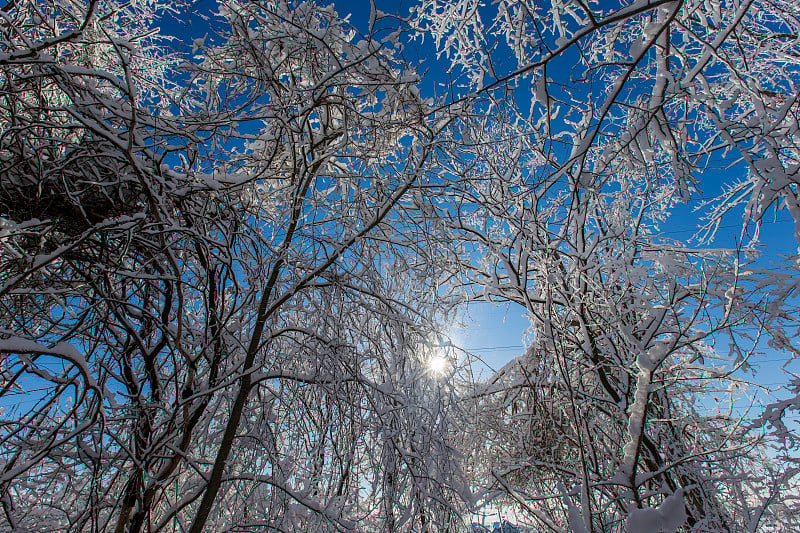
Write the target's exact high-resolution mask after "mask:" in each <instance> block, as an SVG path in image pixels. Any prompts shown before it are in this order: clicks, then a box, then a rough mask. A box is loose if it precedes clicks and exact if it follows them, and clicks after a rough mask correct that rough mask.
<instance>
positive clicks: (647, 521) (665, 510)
mask: <svg viewBox="0 0 800 533" xmlns="http://www.w3.org/2000/svg"><path fill="white" fill-rule="evenodd" d="M684 490H685V489H679V490H677V491H675V492H674V493H673V494H672V495H670V496H668V497H667V498H666V499H665V500H664V501H663V502H662V503H661V505H659V506H658V507H656V508H652V507H648V508H646V509H634V510H633V511H631V513H630V514H629V515H628V520H627V523H626V526H627V530H628V533H659V532H660V533H675V531H677V529H678V528H679V527H681V526H682V525H683V523H684V522H685V521H686V508H685V507H684V505H683V493H684Z"/></svg>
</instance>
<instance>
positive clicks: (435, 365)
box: [428, 353, 450, 375]
mask: <svg viewBox="0 0 800 533" xmlns="http://www.w3.org/2000/svg"><path fill="white" fill-rule="evenodd" d="M449 367H450V360H449V359H448V358H447V356H446V355H444V354H443V353H435V354H433V355H432V356H431V358H430V359H428V370H430V372H431V373H432V374H438V375H442V374H444V373H445V372H447V369H448V368H449Z"/></svg>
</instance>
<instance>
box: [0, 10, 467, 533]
mask: <svg viewBox="0 0 800 533" xmlns="http://www.w3.org/2000/svg"><path fill="white" fill-rule="evenodd" d="M220 14H221V17H222V20H223V21H224V22H225V24H227V26H226V28H227V29H225V30H224V31H223V32H222V33H221V34H220V35H219V36H217V37H212V38H210V39H209V40H208V43H205V42H203V41H202V40H197V41H195V52H196V55H195V56H194V58H192V59H189V60H181V61H180V62H178V61H177V60H176V61H174V62H173V61H172V60H171V58H170V57H169V56H168V55H165V54H163V53H162V51H160V50H159V49H158V48H157V47H155V44H157V43H155V44H154V43H151V41H150V40H148V39H149V37H148V35H149V34H148V33H147V32H149V31H150V30H149V28H147V23H148V22H149V19H148V17H149V16H150V14H149V13H148V12H137V11H135V10H134V9H133V8H129V7H126V6H124V5H115V4H112V3H103V4H101V3H99V2H98V3H95V2H93V3H90V4H88V5H82V4H61V3H49V4H48V3H45V4H37V3H35V2H19V3H16V4H12V5H9V6H7V9H6V10H5V11H4V15H3V16H4V22H3V23H2V24H3V25H2V30H3V32H4V33H3V39H4V41H3V44H2V46H3V47H4V48H3V56H2V60H3V61H4V63H3V65H4V71H3V74H2V82H3V85H4V87H6V90H5V91H4V93H3V105H4V113H3V118H2V120H3V121H4V123H3V134H2V139H3V140H4V145H3V151H2V154H3V158H4V159H3V164H4V170H3V176H2V180H3V181H2V187H0V189H2V191H3V193H2V194H3V196H2V204H1V205H2V216H3V225H4V227H3V235H2V239H3V241H2V242H3V257H2V260H3V262H4V264H5V266H6V268H5V270H4V274H3V278H2V281H3V287H2V291H3V296H4V299H3V309H2V316H3V324H2V328H3V331H2V334H1V336H0V349H2V352H3V353H4V359H3V376H4V377H3V388H2V392H1V393H2V395H3V396H4V397H5V398H6V399H7V400H5V401H6V407H5V409H6V410H5V412H4V422H3V429H2V443H3V445H2V446H3V454H4V459H5V465H4V468H3V473H2V476H3V477H2V480H1V483H0V486H1V487H2V494H3V500H2V501H3V504H4V511H5V518H6V520H7V521H8V523H9V524H10V527H11V528H12V529H21V528H25V529H27V530H42V531H44V530H47V531H52V530H63V531H83V530H90V531H100V530H104V531H105V530H114V531H117V532H120V533H121V532H123V531H129V532H133V531H141V530H148V531H153V530H155V531H161V530H169V531H172V530H182V529H183V528H184V527H188V528H189V529H190V530H191V531H203V530H210V529H213V530H219V531H222V530H229V529H232V530H237V529H242V528H244V529H247V530H252V529H264V530H276V529H277V530H288V529H296V528H300V529H314V530H355V529H361V528H366V529H370V530H374V529H384V530H391V531H403V530H411V529H415V530H416V529H422V530H431V529H434V528H439V527H442V528H446V527H454V526H455V525H456V524H458V523H460V520H461V509H462V504H461V503H459V502H460V501H463V497H465V496H466V492H465V491H466V489H465V487H464V485H463V481H462V480H461V478H460V474H459V470H458V468H459V467H458V464H457V463H456V462H454V461H453V460H452V457H453V455H452V452H453V448H452V444H451V443H450V439H451V438H452V434H453V433H452V432H453V427H452V421H451V420H450V418H449V415H448V414H447V413H446V412H445V410H443V407H442V405H443V402H444V401H445V398H446V395H444V394H439V393H437V392H436V391H437V390H439V385H438V384H437V382H436V380H435V379H433V378H432V377H431V376H430V375H428V373H427V372H426V370H425V366H424V358H422V357H421V355H420V353H419V351H420V350H421V349H422V347H423V346H425V344H426V342H428V341H427V339H428V338H429V337H430V335H431V334H432V333H433V332H434V331H435V330H436V328H437V323H436V321H437V320H439V317H440V316H441V310H440V309H441V305H442V300H441V295H440V294H439V292H438V291H437V290H436V289H435V288H434V287H435V286H436V283H437V280H436V268H435V265H434V264H433V263H431V261H430V258H431V253H432V251H431V250H427V249H426V248H425V247H424V241H425V239H424V238H423V237H419V235H418V232H419V230H418V229H417V228H416V227H414V226H412V225H409V224H408V220H407V219H408V217H406V216H405V215H404V214H403V213H404V212H405V211H406V210H407V209H408V208H409V204H408V202H407V198H408V197H409V195H410V194H411V193H412V192H413V191H415V190H416V189H417V187H418V186H419V185H420V183H421V180H422V178H423V177H424V173H425V169H426V163H427V161H428V160H429V157H430V154H431V151H432V149H433V146H434V145H433V140H434V139H435V136H436V130H434V129H432V128H431V126H429V125H428V118H427V114H428V111H427V108H426V105H427V104H426V103H425V102H424V101H423V100H422V99H421V98H420V97H419V92H418V90H417V89H416V87H415V84H416V83H417V81H418V77H417V76H416V75H415V74H414V73H413V71H412V70H411V69H410V68H408V67H407V66H406V65H405V64H404V63H403V62H402V61H401V60H400V59H399V58H398V56H397V49H396V47H395V46H394V44H393V40H392V39H386V40H380V39H378V37H377V36H376V35H374V34H372V33H370V34H369V35H366V36H362V35H359V34H358V33H357V32H355V31H354V30H353V29H351V28H350V27H349V26H347V24H346V22H345V21H343V20H342V19H340V18H339V17H338V16H337V15H336V13H335V12H334V11H333V9H331V8H322V7H319V6H317V5H315V4H312V3H301V4H297V5H290V4H288V3H286V2H277V3H264V4H259V3H252V2H229V3H224V4H221V5H220ZM140 30H142V33H141V34H138V33H136V32H137V31H140ZM87 54H89V55H92V54H94V55H92V57H88V56H87ZM98 54H99V55H98ZM169 68H172V70H171V71H170V72H167V69H169ZM159 69H160V70H159ZM178 82H180V84H178ZM442 126H443V125H439V126H438V127H442ZM401 227H405V231H404V232H401V231H400V229H401ZM398 372H399V374H398ZM403 376H405V377H403ZM414 391H420V392H419V393H415V392H414ZM425 391H430V392H425ZM9 398H22V401H21V402H20V403H19V405H17V406H12V405H11V404H10V403H9V400H8V399H9ZM376 449H383V450H384V451H382V452H381V453H380V459H378V458H377V457H375V456H374V455H373V454H374V450H376ZM423 449H424V450H426V451H428V450H430V449H436V450H437V454H436V455H435V456H431V457H423V456H422V455H421V454H422V450H423ZM378 502H379V503H378Z"/></svg>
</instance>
